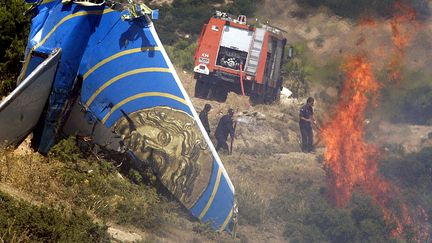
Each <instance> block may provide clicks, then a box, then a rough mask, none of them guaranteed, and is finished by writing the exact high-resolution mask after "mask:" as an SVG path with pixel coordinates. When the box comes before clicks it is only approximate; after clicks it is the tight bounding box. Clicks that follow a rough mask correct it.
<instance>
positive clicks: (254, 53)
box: [194, 11, 286, 104]
mask: <svg viewBox="0 0 432 243" xmlns="http://www.w3.org/2000/svg"><path fill="white" fill-rule="evenodd" d="M282 32H283V31H282V30H280V29H278V28H276V27H273V26H270V25H264V24H261V25H260V26H259V27H258V26H252V25H249V24H247V23H246V16H244V15H240V16H238V17H237V18H234V17H232V16H229V15H228V14H227V13H223V12H219V11H216V14H215V16H214V17H212V18H210V20H209V22H208V23H207V24H205V25H204V27H203V29H202V32H201V35H200V37H199V40H198V47H197V49H196V52H195V57H194V58H195V67H194V73H195V79H196V84H195V96H196V97H200V98H204V99H215V100H218V101H221V102H224V101H225V100H226V98H227V94H228V92H230V91H232V92H235V93H237V94H243V95H248V96H249V97H250V100H251V101H252V103H255V104H256V103H271V102H274V101H276V100H278V99H279V96H280V91H281V88H282V77H281V75H280V72H281V66H282V61H283V56H284V49H285V45H286V39H285V38H284V37H283V33H282Z"/></svg>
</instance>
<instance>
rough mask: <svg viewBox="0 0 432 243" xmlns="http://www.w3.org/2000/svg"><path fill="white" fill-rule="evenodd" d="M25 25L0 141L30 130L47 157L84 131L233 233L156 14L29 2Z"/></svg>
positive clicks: (219, 178)
mask: <svg viewBox="0 0 432 243" xmlns="http://www.w3.org/2000/svg"><path fill="white" fill-rule="evenodd" d="M27 2H28V3H33V7H32V8H31V9H30V10H29V11H30V12H29V13H30V14H32V15H33V17H32V22H31V29H30V35H29V40H28V46H27V49H26V55H25V62H24V66H23V68H22V71H21V74H20V78H19V79H18V86H17V88H16V89H15V90H14V91H13V92H12V93H11V94H10V95H9V96H7V97H6V98H4V99H3V101H2V102H1V103H0V146H1V147H7V146H17V145H19V143H20V142H21V141H22V140H23V139H24V138H25V137H26V136H27V135H28V134H30V133H33V138H32V139H33V141H32V144H33V145H35V147H36V148H37V150H38V151H39V152H40V153H42V154H46V153H48V151H49V150H50V148H51V147H52V146H53V145H54V144H55V143H56V142H57V141H58V139H59V138H60V137H61V136H64V135H79V136H86V137H91V138H92V141H93V142H94V143H96V144H99V145H100V146H103V147H105V148H107V149H110V150H113V151H120V152H123V153H126V154H129V155H130V156H131V157H133V158H134V159H135V160H137V161H139V162H140V163H148V164H150V166H151V167H152V169H153V171H154V173H155V174H156V175H157V177H158V178H159V180H160V181H161V183H162V184H163V185H164V186H165V187H166V188H167V189H168V190H169V191H170V192H171V193H172V194H173V195H174V196H175V197H176V198H177V199H178V200H179V201H180V202H181V203H182V204H183V205H184V206H185V207H186V208H187V209H188V210H189V211H190V212H191V214H192V215H193V216H195V217H196V218H198V219H199V220H201V221H202V222H210V224H211V225H212V226H213V227H214V228H215V229H216V230H219V231H223V230H227V231H232V230H233V227H234V226H235V222H236V214H237V207H236V203H235V199H234V187H233V185H232V183H231V181H230V179H229V177H228V174H227V172H226V170H225V168H224V166H223V164H222V162H221V160H220V158H219V156H218V154H217V153H216V151H215V148H214V146H213V144H212V142H211V141H210V139H209V137H208V135H207V133H206V131H205V130H204V128H203V126H202V124H201V121H200V120H199V118H198V115H197V113H196V111H195V110H194V108H193V106H192V103H191V100H190V99H189V97H188V95H187V93H186V92H185V90H184V88H183V86H182V84H181V82H180V80H179V78H178V76H177V73H176V71H175V70H174V67H173V65H172V63H171V61H170V60H169V58H168V56H167V54H166V52H165V50H164V47H163V46H162V44H161V42H160V40H159V37H158V35H157V33H156V30H155V28H154V26H153V23H152V19H155V18H157V14H158V13H157V11H153V10H151V9H150V8H148V7H147V6H145V5H143V4H141V5H136V4H133V3H129V4H128V5H127V6H125V5H118V4H116V3H113V2H108V1H101V0H97V1H96V0H90V1H89V0H82V1H74V0H66V1H65V0H63V1H62V0H43V1H41V0H39V1H37V0H27Z"/></svg>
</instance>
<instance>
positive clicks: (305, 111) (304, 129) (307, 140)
mask: <svg viewBox="0 0 432 243" xmlns="http://www.w3.org/2000/svg"><path fill="white" fill-rule="evenodd" d="M314 102H315V100H314V98H312V97H309V98H308V99H307V101H306V104H304V105H303V106H302V107H301V108H300V122H299V125H300V133H301V137H302V146H301V149H302V151H303V152H312V151H313V150H314V148H313V131H312V125H313V124H316V122H315V118H314V116H313V115H314V112H313V105H314Z"/></svg>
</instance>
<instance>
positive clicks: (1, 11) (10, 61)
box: [0, 0, 30, 97]
mask: <svg viewBox="0 0 432 243" xmlns="http://www.w3.org/2000/svg"><path fill="white" fill-rule="evenodd" d="M25 10H26V6H25V4H24V1H21V0H12V1H11V0H8V1H6V0H0V26H1V28H0V97H1V96H2V95H6V94H8V93H9V92H11V91H12V90H13V89H14V87H15V80H16V78H17V77H18V74H19V71H20V69H21V63H20V60H21V59H22V58H23V56H24V48H25V43H26V41H27V35H28V29H29V23H30V20H29V17H28V16H24V15H23V13H24V12H25Z"/></svg>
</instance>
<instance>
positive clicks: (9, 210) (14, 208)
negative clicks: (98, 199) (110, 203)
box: [0, 192, 110, 242]
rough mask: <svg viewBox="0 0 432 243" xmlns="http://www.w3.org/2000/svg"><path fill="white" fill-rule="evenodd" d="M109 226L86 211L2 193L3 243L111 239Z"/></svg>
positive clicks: (0, 220)
mask: <svg viewBox="0 0 432 243" xmlns="http://www.w3.org/2000/svg"><path fill="white" fill-rule="evenodd" d="M106 229H107V227H106V226H100V225H97V224H95V223H93V222H92V220H91V218H90V217H89V216H88V215H86V214H84V213H79V212H73V213H67V212H66V211H65V210H63V209H52V208H47V207H44V206H40V207H38V206H34V205H30V204H28V203H25V202H23V201H16V200H14V199H12V198H11V197H9V196H7V195H5V194H4V193H1V192H0V240H1V241H2V242H3V241H5V242H14V241H16V242H19V241H27V242H28V241H30V242H109V241H110V238H109V235H108V234H107V232H106Z"/></svg>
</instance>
